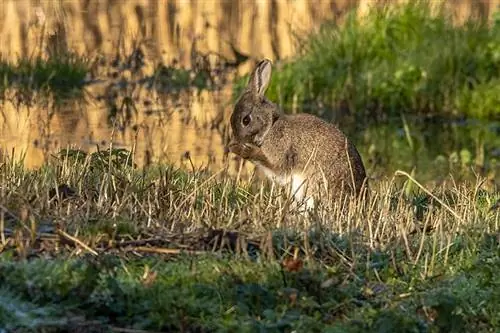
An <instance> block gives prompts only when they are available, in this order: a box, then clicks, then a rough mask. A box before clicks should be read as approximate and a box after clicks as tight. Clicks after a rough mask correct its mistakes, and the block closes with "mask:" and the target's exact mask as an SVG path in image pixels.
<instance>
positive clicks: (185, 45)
mask: <svg viewBox="0 0 500 333" xmlns="http://www.w3.org/2000/svg"><path fill="white" fill-rule="evenodd" d="M120 3H121V2H120ZM161 4H162V2H160V1H158V2H154V1H153V2H151V3H143V2H140V1H130V2H127V4H122V5H119V4H117V3H115V2H112V1H109V3H108V1H99V2H92V1H90V2H78V1H74V2H61V3H60V4H58V5H55V2H50V1H42V2H39V1H38V2H37V1H21V2H16V1H4V2H3V4H2V6H3V7H2V12H1V13H0V16H1V22H2V23H3V25H2V27H3V28H2V34H1V42H2V43H3V44H2V45H6V48H4V50H3V51H2V52H3V53H2V56H3V57H10V58H12V59H14V58H15V57H19V56H21V57H27V56H29V54H32V52H33V51H36V50H38V51H40V52H49V53H50V50H53V49H54V48H56V49H59V48H65V49H72V50H76V51H78V52H80V53H84V54H89V57H92V58H93V59H101V60H99V61H96V64H98V65H96V66H95V68H93V74H92V77H91V78H89V80H88V81H87V82H86V83H85V84H84V85H83V86H82V87H81V90H80V91H79V93H78V94H76V95H73V96H70V97H68V96H66V97H65V98H63V99H61V98H54V96H42V95H41V94H38V93H37V92H34V95H33V96H29V97H26V96H21V97H20V96H19V94H18V92H15V91H8V92H7V93H6V94H5V95H4V98H3V101H2V105H1V108H2V109H1V115H0V129H1V132H0V147H1V151H2V153H3V154H6V155H10V156H14V157H15V158H16V159H19V158H22V161H23V163H24V165H25V166H26V167H28V168H36V167H39V166H40V165H42V164H43V163H44V162H45V161H46V160H47V159H48V158H50V157H51V156H52V155H53V154H54V153H56V152H58V151H59V150H60V149H62V148H74V149H83V150H85V151H95V150H97V149H107V148H109V147H110V146H112V147H114V148H126V149H129V150H133V151H134V152H135V163H136V164H137V165H139V166H143V165H147V164H150V163H155V162H161V163H173V164H176V165H178V166H183V167H186V168H193V167H195V168H202V167H208V168H209V169H210V170H213V171H217V170H219V169H221V168H225V167H229V168H230V170H233V171H234V170H237V169H238V168H239V166H240V162H239V161H238V160H236V159H235V158H234V156H227V155H226V154H225V153H224V146H225V144H226V143H227V142H228V138H229V135H230V130H229V126H228V119H229V116H230V114H231V111H232V104H233V99H232V84H231V79H227V80H225V81H224V82H218V83H217V85H216V87H215V88H214V87H212V88H211V89H206V87H205V88H204V87H202V88H193V87H185V89H184V88H182V89H177V88H176V87H174V88H172V87H171V86H169V85H168V82H167V84H166V85H164V86H162V87H160V86H159V85H158V84H157V81H155V83H154V84H152V83H151V82H152V81H151V80H152V78H153V77H155V75H156V74H155V69H156V68H158V63H160V62H162V63H172V62H174V63H177V64H178V65H179V66H180V67H185V68H190V67H196V66H198V67H199V66H201V65H200V64H199V61H200V59H202V60H206V62H207V63H214V60H213V59H214V57H212V56H207V57H205V58H200V57H199V56H198V53H196V52H198V51H199V52H200V54H209V55H210V54H212V53H218V54H219V55H222V56H223V57H227V58H228V59H230V60H231V61H233V63H235V62H237V60H238V59H237V58H238V53H237V52H241V53H243V54H245V55H246V56H248V57H250V58H253V59H257V58H259V57H262V56H264V55H265V56H266V57H269V58H274V59H281V58H284V57H287V56H290V55H293V54H294V51H295V49H294V47H293V45H294V44H293V38H292V36H293V35H294V33H295V32H296V30H297V28H298V27H300V28H301V29H304V30H307V31H309V30H312V29H314V28H315V27H317V26H318V25H319V24H320V22H321V21H324V20H326V19H329V18H332V17H341V16H342V15H343V13H345V11H346V10H348V9H349V8H352V7H353V6H359V8H363V4H364V5H366V1H358V2H356V1H354V2H349V1H326V2H324V1H323V2H321V3H320V5H318V6H315V5H313V4H311V3H310V2H307V1H284V2H276V3H275V2H271V1H270V2H255V3H253V4H252V5H251V6H247V5H245V2H244V1H235V2H221V3H218V2H214V3H211V2H203V1H199V2H197V1H193V2H190V3H189V4H187V3H183V2H182V1H180V2H175V1H173V2H169V4H168V6H167V5H161ZM217 4H219V5H217ZM496 4H498V3H497V2H495V1H492V2H489V3H488V4H487V5H484V6H483V5H481V6H478V5H477V4H475V2H474V1H472V2H471V1H459V2H454V3H453V6H454V8H455V9H457V11H458V13H459V14H458V16H467V15H472V14H474V13H476V14H477V13H479V14H481V15H486V16H488V15H490V13H491V8H494V7H495V5H496ZM273 6H274V7H273ZM360 10H361V9H360ZM23 13H24V14H26V15H21V14H23ZM227 13H230V15H229V16H227V15H226V14H227ZM226 16H227V17H226ZM125 18H127V19H126V20H125ZM245 22H247V23H248V24H245ZM259 22H260V23H259ZM45 23H46V24H45ZM214 27H215V28H214ZM51 29H52V30H51ZM48 30H50V31H52V32H53V33H52V34H49V35H48V38H46V39H45V37H44V36H45V35H44V34H46V33H47V31H48ZM139 37H140V38H139ZM39 41H42V42H43V43H42V42H39ZM277 41H279V42H277ZM44 43H46V44H47V45H45V44H44ZM51 43H52V44H51ZM54 43H55V44H54ZM196 43H197V44H196ZM47 50H48V51H47ZM137 50H140V51H141V57H142V58H141V61H140V62H141V65H140V66H139V67H140V68H131V67H130V66H127V64H128V65H130V59H132V58H133V56H134V55H137V53H136V51H137ZM235 50H239V51H237V52H235ZM195 51H196V52H195ZM240 56H241V55H240ZM111 58H113V59H111ZM235 59H236V60H235ZM111 64H112V65H111ZM251 64H252V61H242V62H241V63H239V64H238V65H237V66H236V65H235V66H236V68H235V69H234V73H233V74H232V75H230V76H229V77H230V78H234V77H235V75H237V74H241V73H245V72H247V71H248V69H249V68H250V66H251ZM202 65H203V64H202ZM191 74H192V73H191ZM191 74H190V75H191ZM213 76H214V78H215V80H219V79H220V78H218V75H217V74H213ZM148 78H149V79H148ZM156 78H157V77H156ZM219 81H220V80H219ZM298 111H301V110H300V109H299V110H298ZM302 111H303V110H302ZM307 111H308V112H311V110H307ZM404 111H405V110H401V116H400V117H395V118H391V119H384V120H383V121H359V119H356V120H354V119H351V118H350V117H349V116H345V115H342V114H339V113H337V112H336V111H335V110H331V111H328V113H327V115H326V118H328V119H329V120H330V121H333V122H335V123H337V124H338V125H339V126H340V127H341V129H342V130H343V131H344V132H345V133H346V134H347V135H348V136H349V137H350V138H351V139H352V140H353V141H354V142H355V144H356V146H357V147H358V149H359V151H360V153H361V155H362V157H363V160H364V162H365V165H366V168H367V171H368V173H369V175H370V177H372V178H377V177H391V176H392V175H393V173H394V171H395V170H398V169H401V170H405V171H407V172H411V171H412V170H414V172H415V173H416V175H417V176H418V177H419V178H420V179H423V180H431V179H432V180H434V181H438V182H439V181H440V180H443V179H445V178H448V177H449V174H450V173H451V174H453V175H454V176H455V177H461V175H462V174H471V172H470V171H471V169H474V171H475V172H476V173H478V174H481V175H483V176H486V177H488V178H489V179H494V178H495V177H498V176H497V175H498V174H499V168H500V123H498V122H480V121H461V120H456V119H455V120H451V119H437V118H429V119H424V118H410V117H408V116H406V117H405V112H404ZM252 170H253V167H252V166H251V165H249V164H245V165H244V168H243V174H249V173H250V172H251V171H252ZM234 172H236V171H234Z"/></svg>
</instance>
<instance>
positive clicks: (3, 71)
mask: <svg viewBox="0 0 500 333" xmlns="http://www.w3.org/2000/svg"><path fill="white" fill-rule="evenodd" d="M89 71H90V61H89V60H88V59H87V58H85V57H82V56H79V55H76V54H73V53H70V52H66V53H62V54H59V55H57V56H51V57H48V58H42V57H39V56H37V57H33V58H23V59H20V60H19V61H18V62H17V63H12V62H8V61H5V60H1V59H0V91H2V92H3V91H5V90H6V89H8V88H16V89H18V91H20V92H32V91H42V92H51V93H53V94H54V96H56V97H64V96H67V97H68V96H69V97H70V96H72V95H71V94H72V93H74V92H79V91H80V90H81V89H82V88H83V86H84V79H85V77H86V75H87V73H88V72H89Z"/></svg>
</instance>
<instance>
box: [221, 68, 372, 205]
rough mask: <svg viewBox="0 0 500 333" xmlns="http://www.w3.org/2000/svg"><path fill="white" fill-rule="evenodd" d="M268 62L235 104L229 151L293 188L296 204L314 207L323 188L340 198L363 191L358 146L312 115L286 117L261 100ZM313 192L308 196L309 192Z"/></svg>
mask: <svg viewBox="0 0 500 333" xmlns="http://www.w3.org/2000/svg"><path fill="white" fill-rule="evenodd" d="M271 68H272V63H271V61H270V60H268V59H263V60H261V61H260V62H259V63H258V64H257V65H256V67H255V68H254V70H253V72H252V73H251V75H250V78H249V80H248V83H247V86H246V87H245V89H244V91H243V92H242V94H241V96H240V97H239V98H238V100H237V101H236V103H235V106H234V109H233V113H232V114H231V118H230V124H231V130H232V132H233V138H232V140H231V142H230V143H229V145H228V147H227V150H228V151H229V152H232V153H234V154H236V155H238V156H240V157H241V158H243V159H245V160H249V161H251V162H252V163H253V164H255V165H256V167H257V168H259V169H261V170H262V171H263V172H264V174H265V175H266V176H267V177H268V178H270V179H271V180H273V181H274V182H277V183H278V184H280V185H283V186H284V185H291V191H292V195H293V196H294V199H295V202H296V203H297V202H302V200H304V201H305V206H306V209H312V208H313V207H314V206H315V202H316V201H315V199H314V196H318V194H319V191H320V190H321V189H325V190H326V191H329V193H330V194H332V197H333V198H335V199H336V198H340V197H341V194H342V193H343V194H346V195H349V194H351V195H352V194H354V195H359V194H360V193H361V191H362V188H363V186H365V185H366V186H367V179H366V172H365V167H364V165H363V161H362V159H361V156H360V155H359V153H358V151H357V149H356V147H355V146H354V145H353V144H352V143H351V142H350V141H349V140H348V139H347V138H346V136H345V135H344V134H343V133H342V132H341V131H340V130H339V129H338V128H337V127H336V126H335V125H333V124H331V123H328V122H326V121H324V120H322V119H320V118H319V117H316V116H314V115H312V114H307V113H301V114H294V115H286V114H284V113H282V112H281V110H280V109H279V107H278V106H277V105H276V104H274V103H273V102H271V101H269V100H268V99H267V98H266V97H265V96H264V94H265V92H266V90H267V87H268V86H269V82H270V81H271ZM309 189H310V190H311V193H310V194H311V195H309V196H308V193H307V191H308V190H309Z"/></svg>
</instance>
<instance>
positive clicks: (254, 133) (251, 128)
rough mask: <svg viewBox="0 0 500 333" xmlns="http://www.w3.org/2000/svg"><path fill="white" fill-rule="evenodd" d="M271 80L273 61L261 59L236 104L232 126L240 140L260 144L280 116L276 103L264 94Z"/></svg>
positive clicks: (237, 138) (232, 116)
mask: <svg viewBox="0 0 500 333" xmlns="http://www.w3.org/2000/svg"><path fill="white" fill-rule="evenodd" d="M270 81H271V61H270V60H267V59H264V60H261V61H260V62H259V63H258V64H257V66H256V67H255V69H254V70H253V72H252V74H251V75H250V79H249V80H248V83H247V86H246V88H245V90H244V92H243V93H242V95H241V96H240V98H239V99H238V101H237V102H236V104H235V106H234V111H233V114H232V115H231V128H232V130H233V135H234V137H235V139H236V140H237V141H239V142H250V143H253V144H255V145H257V146H260V145H261V144H262V142H263V140H264V138H265V136H266V134H267V133H268V132H269V130H270V129H271V127H272V125H273V122H274V121H275V120H276V118H277V116H278V109H277V106H276V105H275V104H273V103H272V102H270V101H269V100H268V99H266V97H265V96H264V93H265V92H266V89H267V87H268V86H269V82H270Z"/></svg>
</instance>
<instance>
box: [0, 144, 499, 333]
mask: <svg viewBox="0 0 500 333" xmlns="http://www.w3.org/2000/svg"><path fill="white" fill-rule="evenodd" d="M132 162H133V156H132V155H131V154H129V153H128V152H127V151H124V150H107V151H99V152H96V153H93V154H83V153H80V152H78V151H73V150H66V151H62V152H61V153H60V154H59V155H56V156H54V157H53V158H52V159H51V160H49V161H48V162H47V164H46V165H44V166H43V167H42V168H40V169H39V170H32V171H28V170H25V169H24V168H22V166H21V165H22V164H21V163H18V162H13V161H11V160H8V159H5V158H4V159H3V160H2V161H1V162H0V179H1V182H0V184H1V185H0V203H1V206H0V214H1V216H0V221H2V224H1V227H2V228H1V230H0V231H1V236H2V243H1V255H0V285H1V288H0V298H1V299H2V302H0V327H2V328H3V329H5V330H8V331H18V332H27V331H44V332H48V331H50V332H56V331H67V330H76V329H79V330H84V331H104V332H124V331H125V330H126V329H128V330H132V331H133V330H135V331H137V332H140V330H145V331H151V332H153V331H164V332H167V331H177V332H236V331H238V332H240V331H243V332H257V331H260V332H262V331H264V332H292V331H297V332H304V331H307V332H367V331H373V332H392V331H395V330H397V331H398V332H463V331H477V332H495V331H497V330H498V329H500V317H499V314H498V311H497V310H498V309H497V304H498V302H499V301H500V285H499V284H498V279H497V278H496V277H497V276H498V274H499V273H500V261H499V260H500V238H499V236H500V228H499V221H500V211H499V210H498V209H497V208H495V207H496V204H497V202H498V200H499V199H500V193H499V192H498V189H497V188H496V187H494V188H492V189H486V188H484V186H483V184H482V183H481V180H478V181H477V182H475V183H454V182H453V181H450V182H448V183H445V184H443V185H441V186H440V187H436V188H429V189H425V188H421V187H419V185H417V184H416V183H410V182H409V180H408V178H406V177H399V176H398V177H396V178H394V179H386V180H383V181H380V182H376V183H373V184H372V189H371V190H372V192H371V196H370V199H369V202H368V204H367V205H360V204H359V203H357V202H349V203H347V207H344V208H347V209H342V207H340V206H338V205H334V204H330V203H329V202H328V201H324V202H323V205H322V207H320V208H319V209H318V210H317V211H315V212H313V213H312V214H310V215H297V214H295V213H294V212H293V211H291V210H290V209H291V208H289V207H290V206H289V205H288V201H287V200H288V197H287V196H286V195H285V194H284V193H283V192H282V191H279V190H277V189H276V188H272V187H269V186H267V185H265V186H263V187H261V186H259V183H257V182H252V183H250V182H236V181H235V180H234V179H233V178H231V177H229V176H228V175H226V174H225V172H224V170H222V171H220V172H217V173H209V172H206V171H203V170H192V171H185V170H181V169H175V168H173V167H170V166H166V165H165V166H161V165H155V166H151V167H149V168H147V169H144V170H141V169H137V168H135V167H134V164H133V163H132ZM424 189H425V191H424ZM426 192H430V194H428V193H426Z"/></svg>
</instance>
